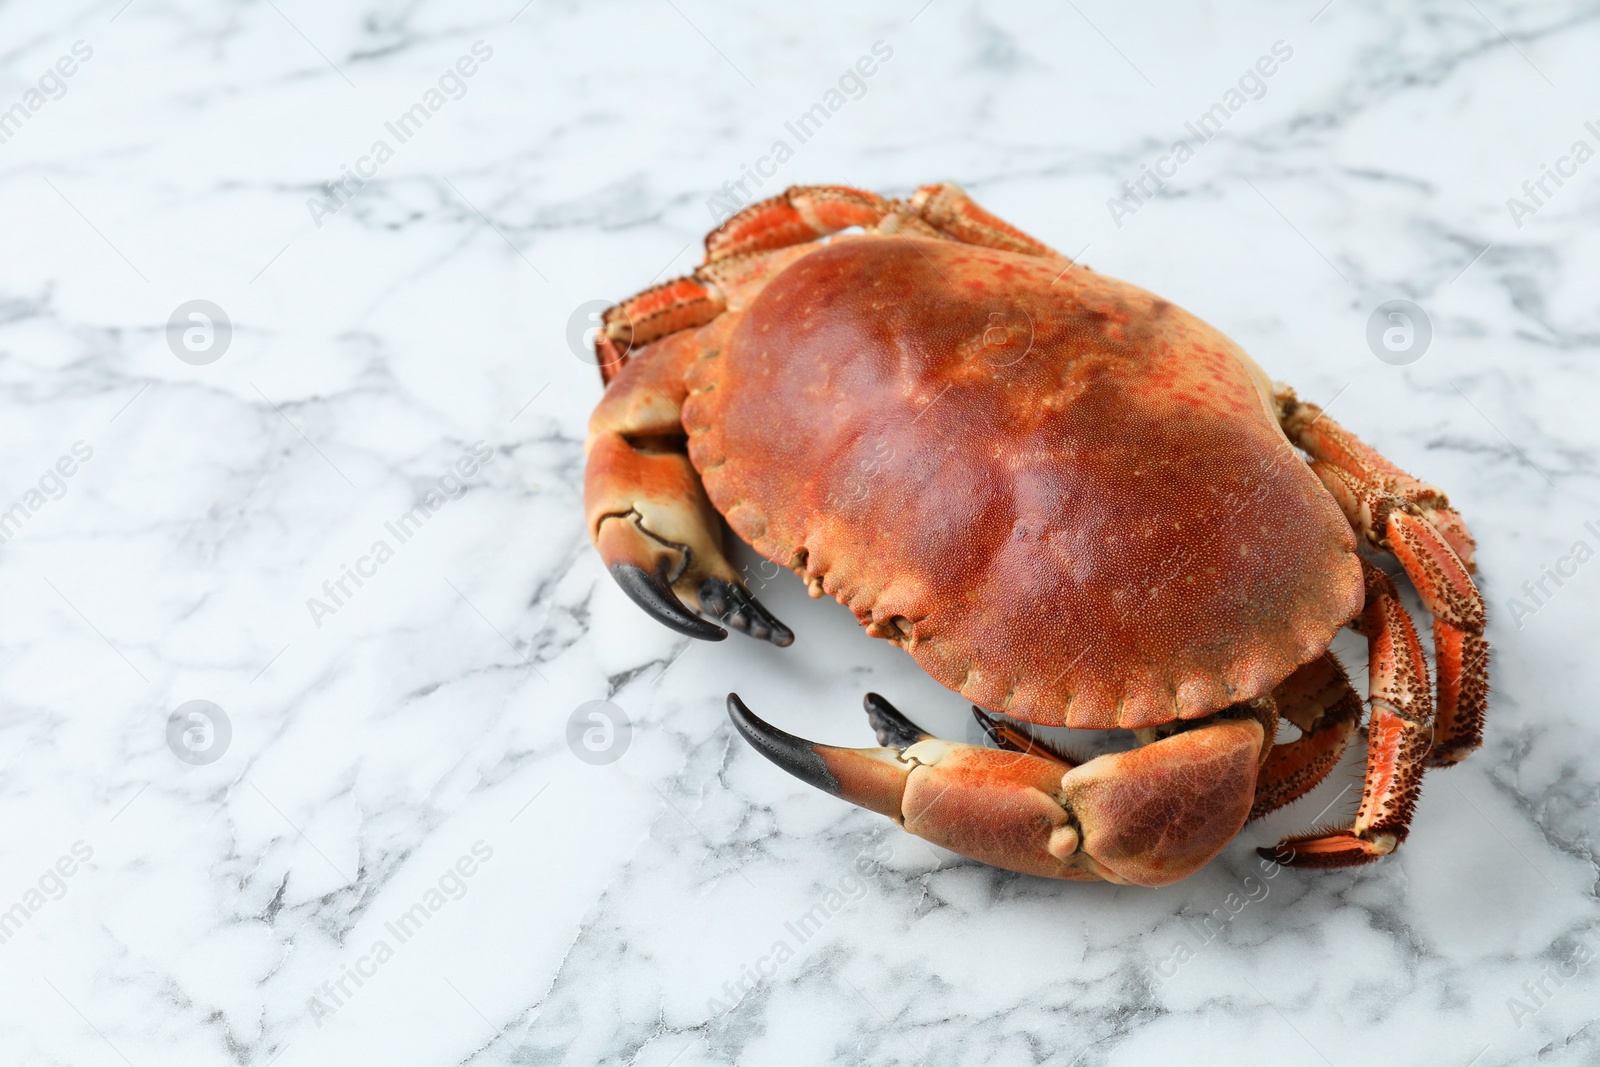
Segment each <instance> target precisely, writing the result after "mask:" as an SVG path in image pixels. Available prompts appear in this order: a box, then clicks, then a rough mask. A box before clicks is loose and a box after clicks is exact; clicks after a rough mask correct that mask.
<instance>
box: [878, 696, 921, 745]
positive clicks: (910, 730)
mask: <svg viewBox="0 0 1600 1067" xmlns="http://www.w3.org/2000/svg"><path fill="white" fill-rule="evenodd" d="M861 703H862V704H863V706H865V707H866V709H867V721H868V722H869V723H871V724H872V732H873V733H875V734H877V735H878V744H880V745H882V746H884V747H885V748H910V747H911V746H912V745H914V744H916V743H917V742H918V741H921V740H923V739H924V738H928V737H932V736H933V735H932V734H930V733H928V731H926V730H924V729H923V728H922V727H920V726H918V725H917V724H916V723H914V722H912V721H911V720H910V719H908V718H906V717H905V716H904V715H902V714H900V711H899V709H898V708H896V707H895V706H894V705H893V704H891V703H889V702H888V701H887V700H885V699H883V698H882V697H881V696H879V695H878V694H877V693H868V694H867V698H866V699H865V700H863V701H862V702H861Z"/></svg>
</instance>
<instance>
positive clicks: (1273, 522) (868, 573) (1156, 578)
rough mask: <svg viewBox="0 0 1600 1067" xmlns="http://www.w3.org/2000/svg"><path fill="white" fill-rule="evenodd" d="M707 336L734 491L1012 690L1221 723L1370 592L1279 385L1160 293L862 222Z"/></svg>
mask: <svg viewBox="0 0 1600 1067" xmlns="http://www.w3.org/2000/svg"><path fill="white" fill-rule="evenodd" d="M746 294H747V295H748V303H747V304H745V303H742V299H743V296H744V295H746ZM700 333H701V335H702V336H701V337H700V338H699V339H698V340H697V345H698V347H699V349H700V351H699V353H698V358H696V359H694V360H693V361H692V362H691V363H690V364H689V369H688V372H687V375H686V381H687V384H688V388H689V397H688V400H687V402H686V403H685V404H684V407H683V423H684V425H685V427H686V428H687V430H688V434H689V444H688V451H689V456H690V459H691V460H692V462H693V463H694V466H695V467H696V468H697V469H698V471H699V472H700V474H701V476H702V480H703V482H704V485H705V489H706V492H707V494H708V495H709V497H710V500H711V502H712V503H713V505H715V507H716V508H717V510H718V511H720V512H721V513H722V515H723V516H724V517H725V518H726V519H727V521H728V524H729V525H730V527H731V528H732V529H733V530H734V532H735V533H737V534H738V535H739V536H740V537H742V538H743V539H744V540H746V541H747V542H749V543H750V544H751V545H753V546H754V547H755V548H756V550H757V551H759V552H760V553H761V554H762V555H764V556H766V557H767V558H768V559H771V560H774V561H777V562H779V563H783V564H786V565H788V566H791V567H793V568H794V569H795V570H796V572H797V573H799V574H801V575H802V577H804V579H805V580H806V581H807V583H808V584H809V586H810V588H811V592H812V595H813V596H820V595H821V594H822V593H824V592H826V593H829V594H832V595H833V596H834V597H836V598H837V599H838V600H839V601H840V602H841V603H843V604H845V605H847V606H848V607H849V608H850V609H851V610H852V611H853V612H854V613H855V615H856V617H857V619H859V620H860V621H861V623H862V624H863V625H865V626H866V627H867V629H868V632H869V633H871V634H873V635H874V636H879V637H884V638H887V639H889V640H891V641H893V642H895V643H897V644H899V645H901V646H902V647H904V648H905V649H906V650H907V651H909V652H910V653H911V655H912V656H914V657H915V658H916V660H917V662H918V663H920V664H921V665H922V666H923V667H924V668H925V669H926V670H927V672H928V673H929V674H930V675H932V676H933V677H934V678H936V679H938V680H939V681H940V682H941V683H943V684H944V685H946V686H948V687H949V688H951V689H954V690H956V691H958V692H960V693H961V694H962V695H964V696H966V697H967V698H968V699H970V700H971V701H973V702H974V703H976V704H979V705H981V706H983V707H986V708H990V709H997V710H1000V711H1004V712H1006V713H1007V714H1009V715H1011V716H1012V717H1015V718H1019V719H1023V720H1026V721H1028V722H1032V723H1037V724H1041V725H1046V726H1071V727H1087V728H1106V727H1125V728H1142V727H1155V726H1160V725H1162V724H1165V723H1170V722H1172V721H1173V720H1177V719H1192V718H1198V717H1202V716H1205V715H1208V714H1211V713H1213V712H1215V711H1217V710H1218V709H1221V708H1225V707H1228V706H1230V705H1233V704H1237V703H1240V702H1244V701H1249V700H1251V699H1254V698H1257V697H1261V696H1264V695H1266V694H1268V693H1270V692H1271V690H1272V689H1273V687H1274V686H1276V685H1277V684H1278V683H1280V682H1282V681H1283V680H1284V679H1285V678H1286V677H1288V676H1289V675H1290V673H1291V672H1293V671H1294V669H1295V668H1296V667H1298V666H1299V665H1301V664H1304V663H1307V662H1308V661H1310V660H1312V659H1314V658H1316V657H1317V656H1319V655H1321V654H1322V653H1323V652H1324V651H1325V650H1326V649H1327V647H1328V645H1329V643H1330V642H1331V640H1332V638H1333V636H1334V634H1335V632H1336V631H1337V630H1338V629H1339V627H1340V626H1341V625H1343V624H1344V623H1346V622H1347V621H1349V620H1350V619H1351V618H1352V616H1354V615H1355V614H1356V613H1357V612H1358V611H1359V610H1360V609H1361V607H1362V603H1363V596H1364V594H1363V577H1362V568H1361V564H1360V561H1359V558H1358V556H1357V554H1356V540H1355V536H1354V534H1353V532H1352V530H1351V526H1350V524H1349V523H1348V522H1347V521H1346V519H1345V516H1344V515H1343V514H1342V513H1341V511H1340V508H1339V505H1338V503H1337V502H1336V501H1335V499H1334V498H1333V497H1332V496H1331V495H1330V494H1329V492H1328V491H1327V490H1326V489H1325V488H1324V487H1323V484H1322V483H1321V482H1320V481H1319V480H1318V478H1317V476H1316V475H1315V474H1314V473H1313V472H1312V470H1311V469H1310V467H1308V465H1307V464H1306V463H1305V462H1304V460H1302V459H1301V458H1300V457H1299V455H1298V454H1297V453H1296V451H1295V449H1294V447H1293V446H1292V445H1291V444H1290V442H1289V440H1288V439H1287V438H1286V437H1285V436H1284V433H1283V431H1282V430H1281V429H1280V426H1279V417H1278V412H1277V411H1276V410H1275V409H1274V401H1273V391H1272V388H1271V383H1270V382H1269V380H1268V379H1267V377H1266V376H1265V375H1264V374H1263V372H1262V371H1261V369H1260V368H1259V367H1257V366H1256V364H1255V363H1254V362H1252V361H1251V359H1250V358H1249V357H1248V356H1247V355H1245V353H1244V352H1243V351H1242V350H1241V349H1240V348H1239V347H1238V346H1237V345H1235V344H1234V343H1233V342H1231V341H1230V340H1228V338H1226V337H1224V336H1223V335H1222V334H1220V333H1219V332H1217V331H1216V330H1215V329H1213V328H1211V327H1210V326H1208V325H1207V324H1205V323H1204V322H1202V321H1200V320H1199V319H1197V318H1195V317H1194V316H1193V315H1190V314H1189V313H1187V312H1185V311H1183V310H1182V309H1180V308H1178V307H1176V306H1174V305H1173V304H1170V303H1168V302H1166V301H1164V300H1162V299H1160V298H1158V297H1156V296H1153V295H1152V294H1150V293H1148V292H1146V291H1144V290H1143V289H1140V288H1137V287H1136V286H1133V285H1129V284H1127V283H1124V282H1120V281H1117V280H1115V279H1112V278H1108V277H1105V276H1103V275H1100V274H1096V273H1092V272H1089V271H1087V270H1084V269H1071V268H1070V267H1069V268H1068V269H1066V270H1065V271H1063V270H1062V269H1061V266H1060V263H1059V261H1053V260H1048V259H1041V258H1030V257H1026V256H1019V255H1016V254H1014V253H1010V252H1006V251H1002V250H997V249H991V248H983V247H975V246H971V245H964V244H959V243H955V242H950V241H941V240H932V239H926V238H919V237H906V236H894V237H883V236H863V237H859V238H849V237H846V238H838V239H835V240H834V241H833V242H831V243H829V244H827V245H823V246H812V247H811V248H810V249H807V250H805V251H803V253H802V254H799V255H798V256H797V257H796V258H793V259H792V260H790V261H789V262H788V263H787V265H782V266H779V267H778V268H777V272H776V274H775V275H773V276H770V277H767V278H765V279H763V284H762V285H760V286H759V287H754V286H751V287H747V288H746V290H744V292H743V293H741V291H740V290H733V291H732V292H731V293H730V298H729V307H728V312H727V313H726V314H725V315H724V316H723V318H722V319H721V320H719V322H718V323H717V324H715V325H714V326H712V327H708V328H706V329H704V330H702V331H700Z"/></svg>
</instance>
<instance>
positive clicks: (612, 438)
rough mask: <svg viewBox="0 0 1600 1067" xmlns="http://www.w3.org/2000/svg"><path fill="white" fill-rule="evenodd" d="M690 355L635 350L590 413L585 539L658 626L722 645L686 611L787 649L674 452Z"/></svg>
mask: <svg viewBox="0 0 1600 1067" xmlns="http://www.w3.org/2000/svg"><path fill="white" fill-rule="evenodd" d="M696 351H697V349H696V347H695V345H694V337H693V335H690V334H680V335H677V336H675V337H670V338H668V339H666V340H665V341H663V342H661V344H660V345H658V346H657V347H655V348H653V349H647V350H645V351H644V352H643V353H642V355H641V358H639V359H635V360H631V361H629V362H628V363H627V364H626V365H625V366H624V367H623V368H622V370H621V372H620V373H619V375H618V376H617V378H616V380H615V382H614V384H613V385H612V386H611V387H610V388H609V389H607V390H606V395H605V397H604V398H603V399H602V400H601V401H600V405H599V406H598V407H597V408H595V412H594V415H593V417H592V418H591V419H590V420H589V440H588V443H587V445H586V447H585V451H586V452H587V453H588V465H587V466H586V468H585V471H584V483H583V495H584V509H585V512H586V513H587V518H588V526H589V535H590V537H591V538H593V540H594V544H595V547H596V548H597V549H598V550H599V552H600V557H601V559H603V560H604V561H605V564H606V568H607V570H609V571H610V572H611V576H612V578H614V579H615V580H616V582H617V584H618V585H619V586H621V587H622V590H623V592H625V593H627V594H628V596H630V597H631V598H633V600H634V601H635V602H636V603H638V604H639V606H640V607H642V608H644V610H645V611H646V612H648V613H649V614H650V615H651V616H653V617H654V618H655V619H656V620H657V621H659V622H661V623H662V624H663V625H665V626H668V627H670V628H672V629H674V630H676V631H678V632H679V633H683V634H687V635H688V636H690V637H696V638H700V639H701V640H707V641H717V640H721V639H722V638H724V637H726V636H728V634H727V631H726V630H724V629H723V628H722V627H721V626H717V625H716V624H714V623H711V622H707V621H706V620H704V619H702V618H700V617H698V616H697V615H695V614H694V612H693V611H692V610H690V609H691V607H692V608H698V609H700V610H701V611H703V612H705V613H706V614H709V615H713V616H716V617H717V618H718V619H720V620H721V621H722V622H723V623H724V624H725V625H727V626H729V627H731V628H733V629H736V630H739V631H740V632H741V633H745V634H748V635H750V636H751V637H755V638H759V639H761V640H765V641H771V642H772V643H773V644H775V645H787V644H790V643H791V642H793V640H794V633H793V632H792V631H791V630H790V629H789V628H788V627H787V626H785V625H783V623H781V622H779V621H778V620H777V619H775V618H773V616H772V615H771V613H770V612H768V611H767V610H766V609H765V608H763V607H762V606H761V604H760V602H759V601H757V600H756V599H755V597H753V596H751V595H750V591H749V590H748V589H746V588H745V587H744V584H743V583H742V582H740V581H739V576H738V573H737V572H736V571H735V570H734V569H733V566H732V564H730V563H729V562H728V560H727V558H726V557H725V556H724V555H723V553H722V520H721V518H720V517H719V516H718V515H717V513H716V510H715V509H714V508H712V506H711V501H709V500H708V499H706V493H705V488H704V487H703V486H702V485H701V484H700V475H699V473H698V472H696V471H695V469H694V467H693V466H692V465H691V464H690V462H689V457H688V455H687V454H686V453H685V451H684V440H685V436H684V434H685V431H684V426H683V422H682V413H681V409H682V405H683V400H684V395H685V387H684V384H683V368H684V365H685V363H686V362H687V361H688V360H690V359H692V358H694V355H695V353H696ZM685 602H687V605H688V606H686V603H685Z"/></svg>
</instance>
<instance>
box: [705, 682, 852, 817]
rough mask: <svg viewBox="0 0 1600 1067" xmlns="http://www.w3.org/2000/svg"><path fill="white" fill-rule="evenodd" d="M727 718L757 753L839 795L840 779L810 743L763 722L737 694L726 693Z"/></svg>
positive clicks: (799, 777) (804, 779)
mask: <svg viewBox="0 0 1600 1067" xmlns="http://www.w3.org/2000/svg"><path fill="white" fill-rule="evenodd" d="M728 717H729V718H730V719H732V720H733V725H734V729H736V730H738V731H739V735H740V736H741V737H743V738H744V739H745V740H746V741H748V742H750V746H751V747H752V748H754V749H755V750H756V751H757V752H759V753H761V754H762V755H763V756H765V757H767V758H768V759H769V760H771V761H772V762H773V763H776V764H777V765H778V766H780V767H782V768H783V769H784V770H786V771H788V772H789V773H790V774H792V775H794V776H795V777H796V778H798V779H800V780H801V781H802V782H805V783H806V784H807V785H814V786H816V787H817V788H818V789H821V790H823V791H824V792H828V793H832V794H833V795H834V796H838V795H839V779H837V778H835V777H834V776H833V773H832V772H831V771H829V770H828V765H827V764H826V763H823V762H822V757H821V756H819V755H817V751H816V748H815V746H813V745H812V744H811V742H809V741H807V740H805V739H803V738H799V737H796V736H794V735H793V734H788V733H784V732H783V731H782V730H780V729H778V728H777V727H776V726H773V725H772V724H771V723H769V722H763V721H762V720H761V719H760V718H759V717H758V716H757V715H756V713H755V712H753V711H751V710H750V709H749V708H747V707H745V704H744V701H742V700H740V699H739V694H737V693H729V694H728Z"/></svg>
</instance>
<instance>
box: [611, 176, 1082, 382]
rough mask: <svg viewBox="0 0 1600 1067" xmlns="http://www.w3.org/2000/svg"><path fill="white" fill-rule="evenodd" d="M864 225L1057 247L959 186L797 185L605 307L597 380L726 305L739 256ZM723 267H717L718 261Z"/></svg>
mask: <svg viewBox="0 0 1600 1067" xmlns="http://www.w3.org/2000/svg"><path fill="white" fill-rule="evenodd" d="M852 226H859V227H861V228H862V229H864V230H868V231H871V232H879V233H902V234H912V235H917V236H922V237H946V238H949V239H951V240H955V241H961V242H964V243H966V244H972V245H982V246H983V247H986V248H1001V249H1005V250H1006V251H1009V252H1021V253H1023V254H1025V255H1035V256H1051V257H1057V258H1059V253H1057V252H1055V251H1054V250H1052V249H1051V248H1050V247H1049V246H1048V245H1045V244H1043V243H1041V242H1039V241H1036V240H1034V239H1033V238H1032V237H1029V236H1028V235H1027V234H1025V233H1023V232H1022V231H1021V230H1019V229H1017V228H1016V227H1015V226H1012V225H1011V224H1010V223H1008V222H1006V221H1005V220H1003V219H1001V218H999V217H997V216H995V215H992V214H990V213H989V212H987V211H985V210H984V209H983V208H981V207H979V206H978V205H977V203H976V202H974V201H973V199H972V198H971V197H969V196H968V195H967V194H966V193H965V192H963V191H962V189H961V188H960V187H959V186H956V185H953V184H951V183H949V182H946V183H944V184H942V185H925V186H923V187H922V188H920V189H918V190H917V191H916V193H915V194H913V195H912V197H911V199H910V200H887V199H885V198H883V197H881V196H879V195H878V194H877V193H872V192H868V191H866V190H865V189H855V188H852V187H850V186H848V185H796V186H791V187H790V188H788V189H786V190H784V192H783V193H782V194H780V195H778V196H774V197H770V198H769V199H766V200H762V201H759V202H758V203H754V204H751V205H750V206H749V207H746V208H744V209H743V210H741V211H739V212H738V213H737V214H735V215H733V216H732V217H730V218H729V219H728V220H727V221H726V222H724V223H723V224H722V225H721V226H719V227H717V228H716V229H715V230H713V231H712V232H711V233H710V234H708V235H707V236H706V255H705V260H704V262H703V263H702V265H701V266H700V267H699V268H698V269H696V270H695V271H694V273H693V274H690V275H687V276H685V277H682V278H674V279H672V280H671V281H667V282H662V283H661V284H660V285H656V286H652V287H651V288H649V289H646V290H645V291H644V292H642V293H639V294H637V295H635V296H632V297H629V298H628V299H627V300H624V301H623V302H622V303H620V304H618V305H616V306H615V307H612V308H610V309H609V310H607V311H606V313H605V315H604V316H603V318H602V322H601V325H602V328H601V330H600V332H599V333H598V334H597V335H596V336H595V341H594V346H595V355H596V358H597V360H598V362H599V364H600V379H601V381H603V382H605V383H607V384H609V383H610V382H611V380H612V379H613V378H615V377H616V376H617V373H618V372H619V371H620V370H621V369H622V366H623V364H624V363H626V362H627V360H628V357H629V355H630V354H631V353H632V352H634V351H636V350H638V349H640V348H643V347H644V346H645V345H647V344H649V343H651V342H652V341H656V340H659V339H661V338H663V337H667V336H670V335H671V334H674V333H677V332H679V331H682V330H691V329H694V328H696V327H698V326H704V325H705V324H706V323H708V322H711V321H712V320H713V319H715V318H716V317H717V316H718V315H720V314H722V312H723V311H725V310H726V309H727V306H728V305H727V296H726V293H725V291H724V289H723V286H722V285H720V284H719V281H726V280H727V279H725V278H723V274H724V273H726V272H727V271H729V270H731V271H732V272H733V273H734V274H735V275H737V274H738V273H739V270H738V266H737V264H736V263H735V261H738V260H741V259H744V258H745V257H757V256H759V255H760V254H761V253H764V252H774V251H777V250H779V249H783V248H792V247H795V246H797V245H803V244H807V243H810V242H812V241H815V240H817V239H819V238H822V237H827V236H828V235H829V234H834V233H838V232H839V231H840V230H846V229H849V228H850V227H852ZM719 267H720V268H722V269H720V270H719V269H718V268H719Z"/></svg>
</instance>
